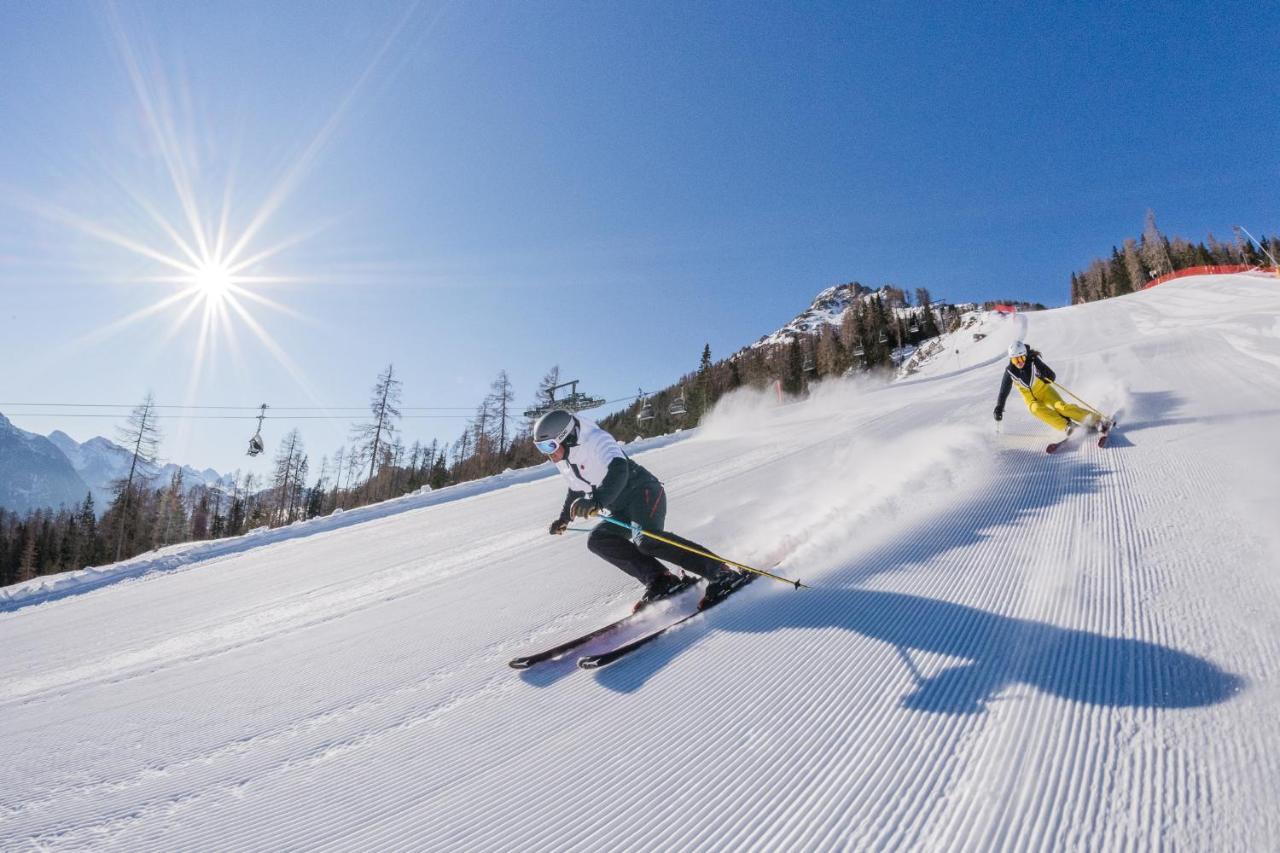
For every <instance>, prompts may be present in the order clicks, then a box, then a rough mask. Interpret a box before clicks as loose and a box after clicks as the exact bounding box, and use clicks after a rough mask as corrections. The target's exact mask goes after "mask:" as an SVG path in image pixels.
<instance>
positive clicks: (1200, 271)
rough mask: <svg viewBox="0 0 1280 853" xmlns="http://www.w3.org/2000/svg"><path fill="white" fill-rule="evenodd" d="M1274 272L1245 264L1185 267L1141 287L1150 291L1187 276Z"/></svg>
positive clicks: (1268, 268)
mask: <svg viewBox="0 0 1280 853" xmlns="http://www.w3.org/2000/svg"><path fill="white" fill-rule="evenodd" d="M1255 271H1256V272H1269V273H1274V272H1276V270H1275V269H1272V268H1270V267H1251V266H1248V265H1246V264H1232V265H1230V266H1220V267H1187V268H1186V269H1182V270H1178V271H1177V272H1171V273H1169V274H1168V275H1162V276H1160V277H1159V278H1153V279H1152V280H1151V282H1150V283H1149V284H1145V285H1143V286H1142V289H1143V290H1150V289H1151V288H1153V287H1155V286H1156V285H1157V284H1164V283H1165V282H1166V281H1173V280H1174V279H1175V278H1186V277H1187V276H1189V275H1230V274H1231V273H1237V272H1255Z"/></svg>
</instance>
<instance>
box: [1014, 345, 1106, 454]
mask: <svg viewBox="0 0 1280 853" xmlns="http://www.w3.org/2000/svg"><path fill="white" fill-rule="evenodd" d="M1056 378H1057V377H1056V376H1055V375H1054V373H1053V371H1052V370H1051V369H1050V368H1049V365H1047V364H1045V363H1044V361H1042V360H1041V358H1040V353H1038V352H1036V351H1035V350H1033V349H1031V348H1030V347H1028V346H1027V345H1026V344H1024V343H1023V342H1022V341H1014V343H1013V345H1012V346H1010V347H1009V363H1008V364H1007V365H1005V369H1004V377H1003V378H1002V379H1001V380H1000V398H999V399H998V400H997V401H996V411H995V416H996V420H997V421H998V420H1001V419H1002V418H1004V401H1005V400H1006V399H1007V398H1008V397H1009V390H1010V389H1011V388H1013V385H1014V383H1015V382H1016V383H1017V385H1018V392H1019V393H1020V394H1022V399H1023V400H1024V401H1026V404H1027V408H1028V409H1029V410H1030V411H1031V414H1033V415H1035V416H1036V417H1037V418H1039V419H1040V420H1042V421H1044V422H1045V423H1047V424H1048V425H1049V426H1051V427H1053V428H1054V429H1061V430H1066V432H1067V435H1071V431H1072V429H1074V427H1075V424H1077V423H1079V424H1083V425H1084V426H1086V427H1088V428H1089V429H1094V428H1096V427H1097V425H1098V416H1097V415H1095V414H1094V413H1093V412H1091V411H1089V410H1088V409H1084V408H1081V407H1080V406H1076V405H1073V404H1071V403H1068V402H1067V401H1066V400H1063V399H1062V397H1060V396H1058V392H1057V390H1056V389H1055V388H1054V387H1053V381H1054V379H1056Z"/></svg>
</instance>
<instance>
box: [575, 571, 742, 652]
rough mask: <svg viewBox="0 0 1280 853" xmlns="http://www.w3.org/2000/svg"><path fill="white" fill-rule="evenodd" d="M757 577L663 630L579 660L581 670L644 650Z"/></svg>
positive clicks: (660, 629)
mask: <svg viewBox="0 0 1280 853" xmlns="http://www.w3.org/2000/svg"><path fill="white" fill-rule="evenodd" d="M756 577H757V576H756V575H748V576H747V577H746V578H745V579H744V580H743V582H742V583H740V584H738V585H737V586H735V587H734V588H733V589H731V590H729V592H728V593H727V594H725V595H724V596H722V597H721V598H717V599H716V600H715V601H711V602H708V603H707V604H706V605H704V606H699V607H698V609H697V610H695V611H693V612H692V613H690V614H688V615H687V616H681V617H680V618H679V619H677V620H676V621H674V622H670V623H668V624H666V625H664V626H662V627H661V628H659V629H657V630H656V631H653V632H651V633H648V634H645V635H644V636H643V637H638V638H636V639H634V640H632V641H631V642H629V643H624V644H623V645H621V646H618V647H617V648H613V649H610V650H609V651H607V652H601V653H599V654H596V655H587V656H586V657H581V658H578V668H579V669H599V668H600V667H602V666H608V665H609V664H611V663H613V662H615V661H617V660H618V659H620V658H623V657H626V656H627V655H629V654H631V653H632V652H634V651H636V650H637V649H640V648H643V647H644V646H647V645H649V643H652V642H653V641H654V640H656V639H658V638H659V637H661V636H662V635H663V634H665V633H667V632H668V631H670V630H671V629H672V628H675V627H677V626H679V625H683V624H684V623H685V622H688V621H689V620H690V619H694V618H696V617H698V616H701V615H702V614H703V613H706V612H707V611H708V610H710V609H711V608H713V607H715V606H716V605H717V604H720V603H721V602H723V601H727V600H728V599H730V598H732V597H733V596H734V594H735V593H737V592H738V590H740V589H742V588H743V587H745V586H748V585H750V584H751V582H752V581H754V580H755V579H756Z"/></svg>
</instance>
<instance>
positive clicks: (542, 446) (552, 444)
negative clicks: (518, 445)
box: [533, 438, 560, 456]
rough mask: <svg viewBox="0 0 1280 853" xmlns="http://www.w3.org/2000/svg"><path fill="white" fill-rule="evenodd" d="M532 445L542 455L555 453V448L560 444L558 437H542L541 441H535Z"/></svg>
mask: <svg viewBox="0 0 1280 853" xmlns="http://www.w3.org/2000/svg"><path fill="white" fill-rule="evenodd" d="M533 446H534V447H536V448H538V450H540V451H542V453H543V455H544V456H550V455H551V454H552V453H555V452H556V448H558V447H559V446H560V439H558V438H544V439H543V440H542V441H535V442H534V443H533Z"/></svg>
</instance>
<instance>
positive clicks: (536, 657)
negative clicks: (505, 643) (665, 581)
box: [507, 577, 698, 669]
mask: <svg viewBox="0 0 1280 853" xmlns="http://www.w3.org/2000/svg"><path fill="white" fill-rule="evenodd" d="M697 582H698V578H696V577H685V578H684V580H682V581H681V582H680V583H679V584H677V585H676V586H674V587H672V589H671V593H670V594H669V595H665V596H663V597H662V598H659V599H656V601H665V600H666V599H668V598H671V597H672V596H675V595H679V594H680V593H682V592H684V591H685V590H686V589H688V588H689V587H691V586H693V585H694V584H696V583H697ZM648 603H650V604H652V603H654V602H648ZM644 609H645V608H644V607H637V608H636V609H635V610H633V611H632V612H630V613H628V614H627V615H626V616H623V617H622V618H621V619H616V620H614V621H613V622H610V623H609V624H608V625H604V626H602V627H600V628H596V629H595V630H594V631H591V632H589V633H586V634H583V635H582V636H580V637H574V638H573V639H572V640H565V641H564V642H563V643H561V644H560V645H558V646H553V647H552V648H549V649H544V650H542V651H540V652H537V653H536V654H532V655H526V656H525V657H521V658H515V659H514V660H511V661H508V663H507V666H509V667H511V668H512V669H528V668H529V667H531V666H533V665H534V664H537V663H542V662H543V661H548V660H551V659H552V658H558V657H560V655H562V654H564V653H565V652H567V651H570V650H572V649H576V648H577V647H578V646H582V645H586V644H587V643H589V642H591V641H592V640H594V639H595V638H596V637H603V636H604V635H605V634H608V633H609V632H610V631H613V630H615V629H617V628H621V627H622V626H623V625H625V624H627V623H628V622H630V621H631V620H632V619H633V618H635V616H636V615H637V614H639V613H641V612H643V611H644Z"/></svg>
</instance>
